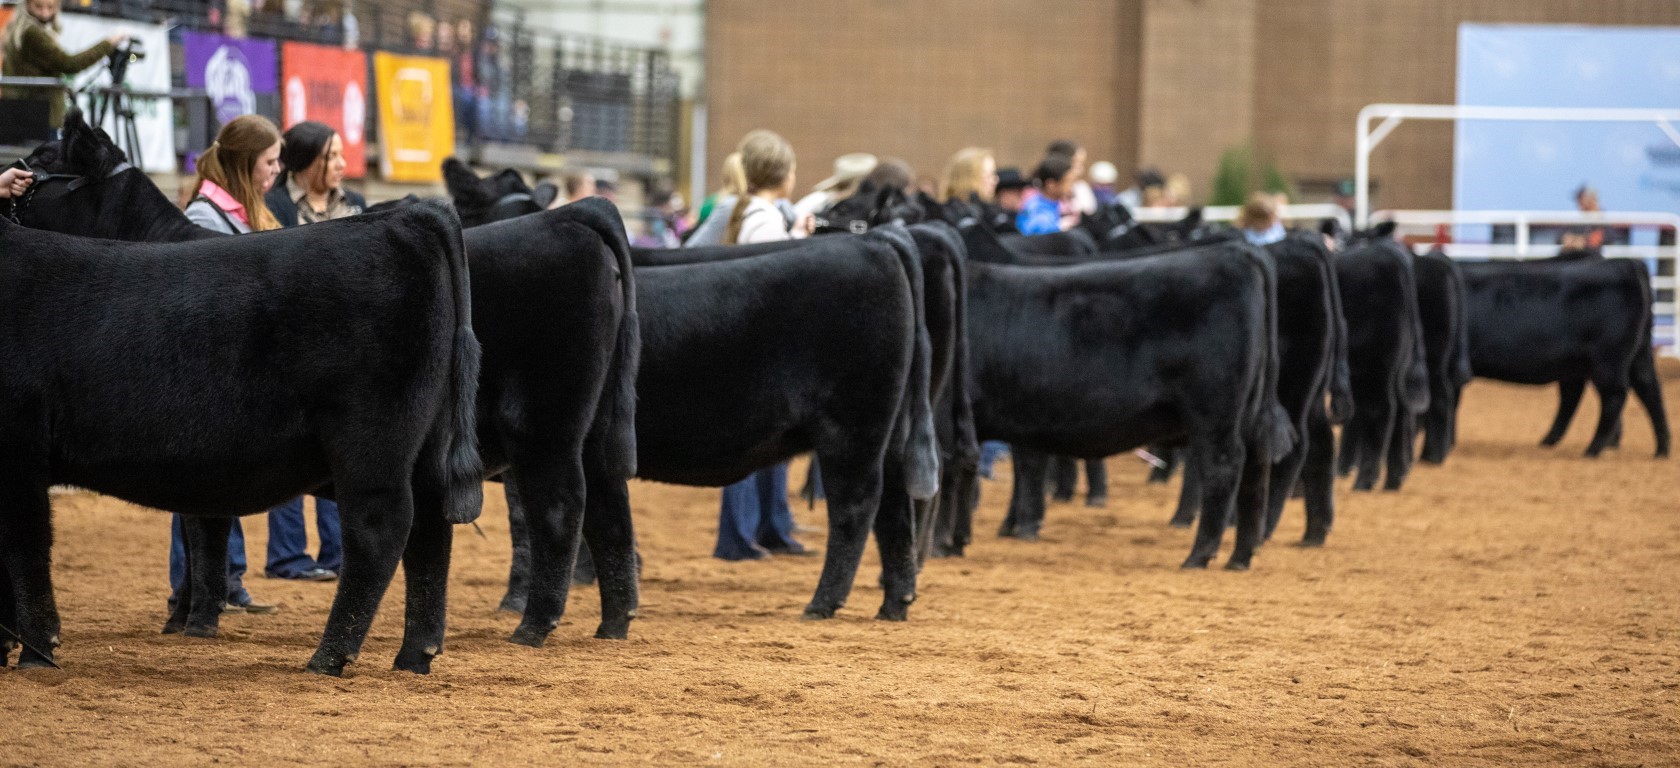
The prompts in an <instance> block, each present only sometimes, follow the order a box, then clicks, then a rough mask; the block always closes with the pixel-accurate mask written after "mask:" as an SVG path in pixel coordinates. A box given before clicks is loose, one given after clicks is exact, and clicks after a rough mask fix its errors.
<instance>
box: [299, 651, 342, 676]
mask: <svg viewBox="0 0 1680 768" xmlns="http://www.w3.org/2000/svg"><path fill="white" fill-rule="evenodd" d="M347 663H349V660H348V659H343V658H333V657H332V655H331V654H328V653H326V652H324V651H316V652H315V655H314V656H313V657H311V658H310V659H309V665H308V666H306V667H304V668H303V669H304V671H305V672H308V673H310V674H314V675H326V676H328V677H343V676H344V665H345V664H347Z"/></svg>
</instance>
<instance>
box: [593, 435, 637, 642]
mask: <svg viewBox="0 0 1680 768" xmlns="http://www.w3.org/2000/svg"><path fill="white" fill-rule="evenodd" d="M605 465H606V459H605V457H599V458H597V457H595V456H594V451H590V452H589V456H588V458H587V465H586V466H585V467H584V477H585V480H586V481H587V482H588V483H589V485H588V490H587V491H586V492H585V494H584V509H585V512H584V514H583V537H584V539H585V540H586V541H587V542H588V543H589V553H590V558H591V559H592V560H593V561H594V562H595V576H596V581H597V583H598V584H599V585H600V591H601V623H600V625H599V626H597V627H596V628H595V637H596V638H599V639H601V640H623V639H625V638H628V637H629V636H630V621H631V620H632V619H634V618H636V609H637V608H638V607H640V604H641V591H640V590H641V586H640V585H641V575H642V569H641V561H640V560H639V559H638V558H637V557H636V529H635V526H634V525H633V524H632V522H631V519H630V489H629V487H628V486H627V485H626V484H625V481H624V479H623V478H622V477H615V476H614V475H613V473H612V472H610V471H608V470H607V469H606V466H605Z"/></svg>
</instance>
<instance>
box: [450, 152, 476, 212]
mask: <svg viewBox="0 0 1680 768" xmlns="http://www.w3.org/2000/svg"><path fill="white" fill-rule="evenodd" d="M478 182H479V179H478V174H476V173H473V172H472V169H471V168H468V167H467V164H466V163H463V162H461V161H460V159H459V158H454V157H450V158H446V159H445V160H444V161H443V186H444V188H446V189H448V190H449V196H450V197H452V198H454V199H455V204H456V205H460V204H461V203H462V202H463V200H462V198H468V199H471V200H477V199H478V198H479V197H480V196H481V195H482V194H483V190H481V189H480V188H479V183H478Z"/></svg>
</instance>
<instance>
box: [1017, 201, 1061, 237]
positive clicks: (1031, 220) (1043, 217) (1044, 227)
mask: <svg viewBox="0 0 1680 768" xmlns="http://www.w3.org/2000/svg"><path fill="white" fill-rule="evenodd" d="M1015 229H1017V230H1020V232H1021V234H1023V235H1044V234H1049V233H1051V232H1060V231H1062V206H1061V204H1059V203H1057V202H1056V201H1055V200H1051V199H1050V198H1048V197H1045V196H1044V195H1042V194H1037V193H1034V194H1032V195H1029V196H1028V197H1027V201H1026V202H1025V203H1022V204H1021V212H1020V213H1019V214H1017V215H1016V216H1015Z"/></svg>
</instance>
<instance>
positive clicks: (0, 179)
mask: <svg viewBox="0 0 1680 768" xmlns="http://www.w3.org/2000/svg"><path fill="white" fill-rule="evenodd" d="M34 183H35V174H33V173H30V172H29V171H25V170H23V169H21V168H7V169H6V170H5V171H0V197H18V196H20V195H22V194H23V191H24V190H26V189H29V185H30V184H34Z"/></svg>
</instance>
